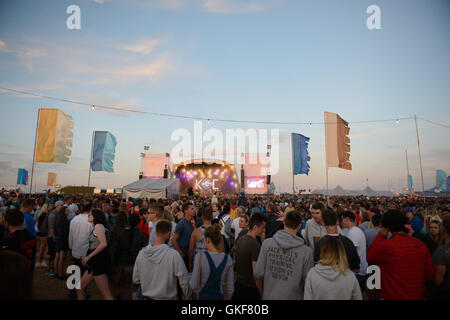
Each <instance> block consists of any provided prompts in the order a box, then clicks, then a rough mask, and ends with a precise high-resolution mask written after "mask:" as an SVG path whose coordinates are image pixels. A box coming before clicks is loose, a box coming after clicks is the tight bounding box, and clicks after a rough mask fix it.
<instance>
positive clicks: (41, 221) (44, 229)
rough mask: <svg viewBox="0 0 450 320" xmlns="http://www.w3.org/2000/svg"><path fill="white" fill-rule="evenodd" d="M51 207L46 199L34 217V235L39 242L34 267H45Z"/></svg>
mask: <svg viewBox="0 0 450 320" xmlns="http://www.w3.org/2000/svg"><path fill="white" fill-rule="evenodd" d="M51 209H52V204H51V202H50V201H46V202H45V203H44V205H43V206H42V207H41V210H40V211H39V214H38V215H37V216H36V217H35V224H36V229H37V232H36V235H37V237H36V238H37V241H38V243H39V250H38V254H37V256H36V264H35V267H47V263H45V260H44V258H45V256H46V255H47V249H48V247H47V235H48V222H47V221H48V220H47V217H48V214H49V213H50V210H51Z"/></svg>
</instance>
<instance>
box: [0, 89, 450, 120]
mask: <svg viewBox="0 0 450 320" xmlns="http://www.w3.org/2000/svg"><path fill="white" fill-rule="evenodd" d="M0 89H1V90H5V91H10V92H15V93H21V94H25V95H30V96H34V97H38V98H44V99H50V100H55V101H60V102H67V103H73V104H78V105H85V106H88V107H89V108H92V109H93V110H94V109H95V108H99V109H107V110H115V111H121V112H131V113H139V114H149V115H152V116H157V117H169V118H178V119H190V120H203V121H208V122H210V121H216V122H228V123H249V124H268V125H309V126H312V125H324V124H327V123H326V122H312V121H308V122H283V121H252V120H235V119H218V118H205V117H196V116H185V115H177V114H169V113H159V112H148V111H141V110H133V109H126V108H123V107H119V106H104V105H98V104H95V103H91V102H83V101H76V100H71V99H67V98H58V97H53V96H48V95H43V94H39V93H34V92H30V91H25V90H17V89H11V88H7V87H2V86H0ZM412 119H414V117H404V118H392V119H380V120H361V121H348V123H352V124H355V123H379V122H392V121H396V122H399V121H400V120H412ZM418 119H420V120H423V121H427V122H429V123H431V124H434V125H438V126H442V127H445V128H450V126H449V125H445V124H441V123H437V122H434V121H431V120H426V119H423V118H419V117H418Z"/></svg>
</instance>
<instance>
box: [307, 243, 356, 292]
mask: <svg viewBox="0 0 450 320" xmlns="http://www.w3.org/2000/svg"><path fill="white" fill-rule="evenodd" d="M304 299H305V300H362V294H361V289H360V287H359V283H358V280H357V279H356V276H355V274H354V273H353V272H352V271H351V270H350V268H349V267H348V262H347V256H346V254H345V250H344V246H343V245H342V243H341V241H340V240H339V239H338V238H337V237H325V238H324V239H323V242H322V248H321V252H320V260H319V263H318V264H316V265H315V266H314V268H312V269H311V270H310V271H309V272H308V275H307V277H306V283H305V295H304Z"/></svg>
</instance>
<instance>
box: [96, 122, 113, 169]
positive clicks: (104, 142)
mask: <svg viewBox="0 0 450 320" xmlns="http://www.w3.org/2000/svg"><path fill="white" fill-rule="evenodd" d="M116 146H117V140H116V137H114V136H113V135H112V134H111V133H110V132H108V131H95V134H94V146H93V147H92V148H93V149H92V159H91V168H92V171H106V172H114V168H113V160H114V158H115V153H116Z"/></svg>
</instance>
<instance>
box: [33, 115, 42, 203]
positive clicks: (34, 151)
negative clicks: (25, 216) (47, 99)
mask: <svg viewBox="0 0 450 320" xmlns="http://www.w3.org/2000/svg"><path fill="white" fill-rule="evenodd" d="M40 116H41V108H39V109H38V116H37V124H36V133H35V134H34V150H33V164H32V166H31V181H30V195H31V191H32V188H33V175H34V160H35V158H36V142H37V135H38V128H39V120H40Z"/></svg>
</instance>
